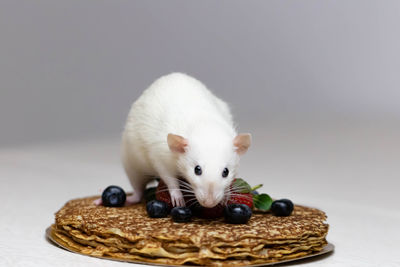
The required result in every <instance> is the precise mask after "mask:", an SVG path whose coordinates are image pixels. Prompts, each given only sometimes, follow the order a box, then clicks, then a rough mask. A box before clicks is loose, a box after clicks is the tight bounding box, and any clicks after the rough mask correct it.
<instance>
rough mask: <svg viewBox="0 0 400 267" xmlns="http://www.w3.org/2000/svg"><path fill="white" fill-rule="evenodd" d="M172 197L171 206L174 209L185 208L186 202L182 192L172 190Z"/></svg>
mask: <svg viewBox="0 0 400 267" xmlns="http://www.w3.org/2000/svg"><path fill="white" fill-rule="evenodd" d="M170 195H171V204H172V206H174V207H184V206H185V200H184V199H183V195H182V192H181V190H179V189H178V190H172V192H170Z"/></svg>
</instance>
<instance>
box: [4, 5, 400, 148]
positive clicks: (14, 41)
mask: <svg viewBox="0 0 400 267" xmlns="http://www.w3.org/2000/svg"><path fill="white" fill-rule="evenodd" d="M399 14H400V2H399V1H148V0H146V1H98V0H96V1H82V0H80V1H31V0H27V1H15V0H2V1H1V2H0V38H1V39H0V93H1V95H0V123H1V124H0V125H1V128H0V146H9V145H15V144H25V143H34V142H48V141H52V140H66V139H85V138H86V139H88V138H92V137H93V136H99V137H101V136H116V135H118V134H119V133H120V132H121V131H122V127H123V125H124V121H125V118H126V115H127V112H128V110H129V107H130V105H131V103H132V102H133V101H134V100H135V99H136V98H137V97H138V96H139V95H140V93H141V91H143V90H144V89H145V88H146V87H147V86H148V85H149V84H150V83H151V82H152V81H153V80H154V79H156V78H157V77H159V76H161V75H164V74H168V73H170V72H173V71H183V72H186V73H188V74H191V75H193V76H195V77H197V78H198V79H200V80H201V81H203V82H204V83H205V84H206V85H208V86H209V87H210V88H211V89H212V90H213V91H214V92H215V93H216V94H217V95H219V96H220V97H222V98H223V99H225V100H226V101H227V102H229V103H230V104H231V105H232V107H233V111H234V115H235V116H236V118H237V121H238V123H239V125H240V128H241V129H243V130H245V131H251V129H252V127H253V126H252V125H264V126H266V127H268V126H270V127H271V128H273V126H272V125H283V124H285V125H292V124H296V123H297V124H299V123H301V124H304V123H305V122H306V121H313V123H315V122H317V123H325V124H329V123H330V122H332V121H341V122H344V123H345V124H354V123H355V124H357V123H361V122H362V123H367V124H369V125H375V124H378V123H383V122H384V123H386V122H388V123H390V124H393V123H394V124H396V125H398V123H399V117H400V105H399V104H398V103H399V99H400V75H399V69H400V51H399V48H400V30H399V28H400V15H399Z"/></svg>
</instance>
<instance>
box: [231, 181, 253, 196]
mask: <svg viewBox="0 0 400 267" xmlns="http://www.w3.org/2000/svg"><path fill="white" fill-rule="evenodd" d="M232 186H233V189H234V190H235V191H236V192H238V193H250V192H251V187H250V185H249V184H248V183H247V182H246V181H245V180H243V179H242V178H236V179H235V181H234V182H233V184H232Z"/></svg>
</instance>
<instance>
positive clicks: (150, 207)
mask: <svg viewBox="0 0 400 267" xmlns="http://www.w3.org/2000/svg"><path fill="white" fill-rule="evenodd" d="M146 210H147V214H148V215H149V217H151V218H163V217H167V216H168V205H167V203H165V202H164V201H159V200H152V201H150V202H147V204H146Z"/></svg>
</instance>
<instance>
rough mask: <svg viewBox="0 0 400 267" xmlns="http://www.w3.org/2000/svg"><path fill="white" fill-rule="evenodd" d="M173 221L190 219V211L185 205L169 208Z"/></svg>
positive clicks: (187, 220)
mask: <svg viewBox="0 0 400 267" xmlns="http://www.w3.org/2000/svg"><path fill="white" fill-rule="evenodd" d="M171 216H172V220H173V221H174V222H189V221H190V220H191V219H192V211H191V210H190V209H189V208H187V207H175V208H173V209H172V210H171Z"/></svg>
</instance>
